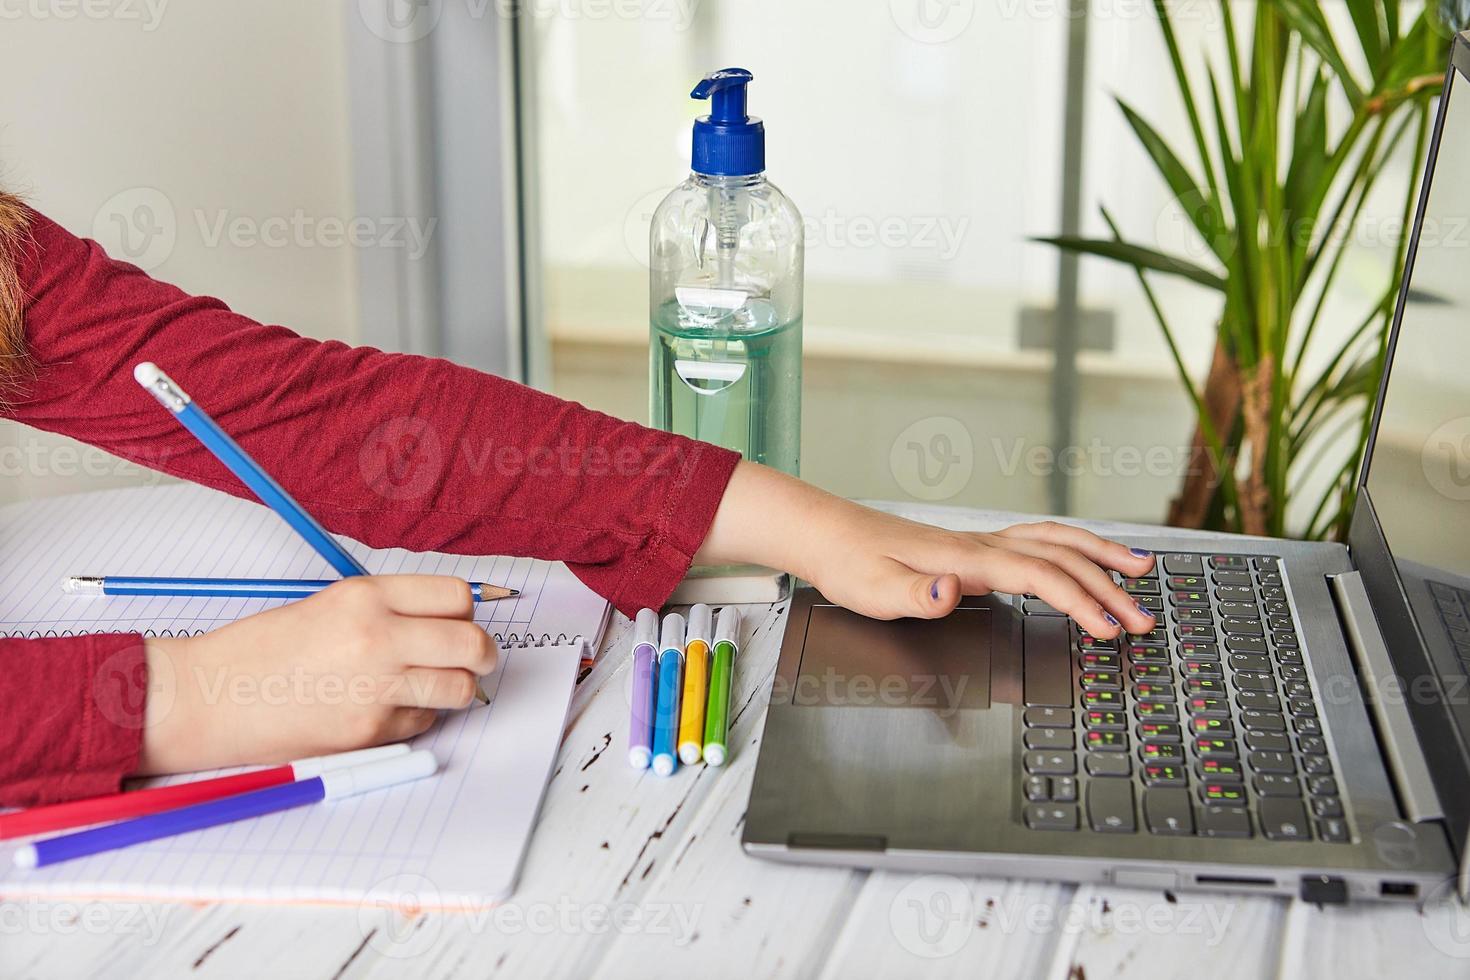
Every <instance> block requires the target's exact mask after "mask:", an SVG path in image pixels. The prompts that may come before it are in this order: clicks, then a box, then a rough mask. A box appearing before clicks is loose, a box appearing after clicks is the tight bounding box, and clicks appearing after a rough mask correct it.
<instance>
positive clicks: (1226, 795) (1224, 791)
mask: <svg viewBox="0 0 1470 980" xmlns="http://www.w3.org/2000/svg"><path fill="white" fill-rule="evenodd" d="M1199 795H1200V799H1201V800H1203V801H1204V802H1205V803H1206V804H1210V803H1224V804H1232V803H1233V804H1239V805H1243V804H1244V803H1245V787H1244V786H1242V785H1240V784H1239V783H1228V782H1216V781H1211V782H1206V783H1202V784H1201V785H1200V788H1199Z"/></svg>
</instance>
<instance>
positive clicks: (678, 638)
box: [653, 613, 684, 776]
mask: <svg viewBox="0 0 1470 980" xmlns="http://www.w3.org/2000/svg"><path fill="white" fill-rule="evenodd" d="M659 645H660V647H661V649H660V650H659V654H658V684H657V690H656V693H655V695H654V697H655V702H654V709H653V771H654V772H656V773H658V774H659V775H660V776H668V775H672V774H673V772H674V770H675V769H677V768H678V767H679V749H678V746H677V744H676V743H677V742H678V740H679V696H680V692H682V691H683V689H684V676H683V675H684V617H683V616H680V615H679V614H678V613H669V615H667V616H665V617H664V625H663V637H662V640H661V641H660V644H659Z"/></svg>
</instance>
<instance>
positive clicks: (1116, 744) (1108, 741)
mask: <svg viewBox="0 0 1470 980" xmlns="http://www.w3.org/2000/svg"><path fill="white" fill-rule="evenodd" d="M1082 744H1083V745H1084V746H1086V748H1087V749H1088V750H1090V751H1092V752H1127V751H1128V733H1127V732H1102V731H1096V730H1094V731H1090V732H1088V733H1087V734H1086V735H1084V736H1083V737H1082Z"/></svg>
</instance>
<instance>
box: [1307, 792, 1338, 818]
mask: <svg viewBox="0 0 1470 980" xmlns="http://www.w3.org/2000/svg"><path fill="white" fill-rule="evenodd" d="M1312 813H1313V814H1315V815H1316V816H1319V817H1340V816H1342V800H1340V799H1338V798H1337V797H1335V796H1314V797H1312Z"/></svg>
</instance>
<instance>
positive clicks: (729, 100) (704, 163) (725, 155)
mask: <svg viewBox="0 0 1470 980" xmlns="http://www.w3.org/2000/svg"><path fill="white" fill-rule="evenodd" d="M754 77H755V76H753V75H752V74H751V73H750V72H748V71H746V70H745V69H744V68H725V69H722V70H720V71H717V72H713V73H711V74H709V75H706V76H704V78H702V79H700V80H699V84H698V85H696V86H694V91H692V92H690V93H689V97H690V98H692V99H708V100H709V103H710V113H709V115H707V116H700V117H699V118H698V119H696V120H694V152H693V154H692V161H693V162H692V166H691V167H690V169H691V170H693V171H694V172H695V173H697V174H708V175H711V176H716V177H745V176H749V175H751V174H758V173H760V172H761V171H763V170H765V169H766V127H765V124H764V123H762V122H761V121H760V120H759V119H757V118H756V117H754V116H750V115H747V114H746V95H745V86H747V85H749V84H750V82H751V79H753V78H754Z"/></svg>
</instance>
